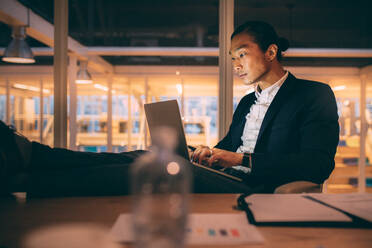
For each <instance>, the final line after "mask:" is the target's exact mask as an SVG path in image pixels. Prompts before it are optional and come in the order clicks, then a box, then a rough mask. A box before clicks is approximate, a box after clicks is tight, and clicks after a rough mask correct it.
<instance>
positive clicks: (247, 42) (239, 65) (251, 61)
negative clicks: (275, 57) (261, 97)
mask: <svg viewBox="0 0 372 248" xmlns="http://www.w3.org/2000/svg"><path fill="white" fill-rule="evenodd" d="M230 54H231V58H232V63H233V68H234V73H236V74H237V76H238V77H239V78H241V79H242V80H243V81H244V82H245V83H246V84H247V85H249V84H253V83H256V82H258V81H260V80H263V79H264V78H265V74H266V73H267V72H268V71H269V70H270V63H269V62H268V61H267V60H266V59H265V53H264V52H263V51H262V50H261V49H260V47H259V46H258V44H256V43H255V42H253V39H252V37H251V36H250V35H249V34H247V33H244V32H243V33H240V34H238V35H236V36H235V37H234V38H233V39H232V41H231V48H230Z"/></svg>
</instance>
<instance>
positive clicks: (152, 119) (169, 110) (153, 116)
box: [145, 100, 243, 182]
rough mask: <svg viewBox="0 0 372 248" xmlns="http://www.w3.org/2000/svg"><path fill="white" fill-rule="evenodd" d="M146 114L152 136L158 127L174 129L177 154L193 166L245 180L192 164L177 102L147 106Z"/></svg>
mask: <svg viewBox="0 0 372 248" xmlns="http://www.w3.org/2000/svg"><path fill="white" fill-rule="evenodd" d="M145 114H146V119H147V123H148V126H149V130H150V135H151V136H153V135H154V133H153V132H154V130H156V129H157V128H158V127H163V126H167V127H171V128H173V129H174V130H175V131H176V133H177V135H178V146H177V149H176V153H177V154H178V155H180V156H182V157H184V158H185V159H187V160H189V161H190V162H191V163H192V164H193V165H195V166H198V167H200V168H202V169H205V170H208V171H211V172H214V173H217V174H219V175H221V176H224V177H227V178H229V179H231V180H234V181H238V182H242V181H243V179H241V178H239V177H236V176H233V175H230V174H227V173H225V172H223V171H220V170H217V169H214V168H211V167H208V166H205V165H202V164H198V163H195V162H192V161H191V159H190V157H189V152H188V149H187V142H186V137H185V132H184V129H183V124H182V120H181V114H180V110H179V107H178V103H177V100H170V101H162V102H155V103H148V104H145Z"/></svg>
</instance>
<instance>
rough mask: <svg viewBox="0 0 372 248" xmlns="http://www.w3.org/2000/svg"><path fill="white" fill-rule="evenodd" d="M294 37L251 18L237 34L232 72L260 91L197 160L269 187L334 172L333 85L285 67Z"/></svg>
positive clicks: (233, 39) (196, 154) (336, 135)
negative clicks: (285, 53) (285, 36)
mask: <svg viewBox="0 0 372 248" xmlns="http://www.w3.org/2000/svg"><path fill="white" fill-rule="evenodd" d="M287 48H288V42H286V41H285V40H284V39H281V38H279V37H278V36H277V34H276V32H275V30H274V29H273V27H272V26H270V25H269V24H267V23H264V22H254V21H252V22H247V23H245V24H243V25H241V26H240V27H238V28H237V29H236V30H235V32H234V33H233V34H232V36H231V49H230V54H231V57H232V61H233V67H234V72H235V73H236V74H237V75H238V76H239V77H240V78H241V79H242V80H244V82H245V83H246V84H247V85H252V84H253V85H255V92H253V93H251V94H249V95H246V96H245V97H243V98H242V100H241V101H240V103H239V105H238V107H237V109H236V111H235V113H234V116H233V121H232V124H231V126H230V129H229V131H228V133H227V135H226V136H225V137H224V138H223V140H221V141H220V142H219V143H218V144H217V145H216V146H215V147H214V148H213V149H210V148H208V147H205V146H199V147H198V148H197V149H196V150H195V152H194V154H193V159H194V160H196V161H198V162H204V163H207V164H208V165H209V166H212V165H215V164H218V165H219V166H223V167H226V168H229V169H227V171H230V172H232V173H237V171H239V174H240V176H241V177H243V178H244V179H245V181H246V183H247V184H248V185H257V184H259V183H263V184H265V185H266V187H267V190H268V191H272V190H273V189H274V188H275V187H277V186H279V185H282V184H285V183H288V182H292V181H298V180H306V181H311V182H314V183H318V184H320V183H323V182H324V180H326V179H327V178H328V177H329V175H330V173H331V172H332V170H333V169H334V156H335V153H336V148H337V144H338V140H339V125H338V115H337V105H336V101H335V97H334V95H333V92H332V90H331V88H330V87H329V86H328V85H325V84H322V83H318V82H311V81H307V80H300V79H297V78H295V77H294V76H293V75H292V74H291V73H289V72H286V71H285V70H284V69H283V67H282V65H281V64H280V59H281V52H282V51H285V50H286V49H287Z"/></svg>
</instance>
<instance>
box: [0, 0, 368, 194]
mask: <svg viewBox="0 0 372 248" xmlns="http://www.w3.org/2000/svg"><path fill="white" fill-rule="evenodd" d="M55 3H56V4H57V5H58V6H55ZM55 7H57V12H56V13H58V14H59V16H55V14H54V13H55V11H56V10H55ZM371 9H372V3H371V2H370V1H368V0H364V1H363V0H359V1H353V2H350V1H344V0H342V1H322V0H315V1H305V0H283V1H278V0H235V1H233V0H220V1H218V0H199V1H198V0H162V1H151V0H141V1H115V0H106V1H103V0H84V1H83V0H80V1H78V0H70V1H67V0H64V1H55V2H54V1H51V0H48V1H47V0H44V1H42V0H19V1H15V0H3V1H1V3H0V34H1V35H0V56H1V57H2V58H4V57H6V56H5V55H6V54H5V52H6V48H7V47H8V46H9V45H10V43H11V42H12V40H14V39H21V38H22V37H21V38H20V36H19V35H18V36H17V37H18V38H12V32H13V33H16V34H23V33H22V32H24V37H25V42H26V43H27V45H28V46H29V47H30V48H31V50H32V53H33V60H34V62H33V63H30V64H24V63H23V64H21V63H9V62H6V61H3V60H2V61H0V119H1V120H3V121H5V122H6V123H8V124H12V125H14V126H15V127H16V128H17V130H18V131H19V132H21V133H22V134H24V135H25V136H27V137H28V138H29V139H31V140H35V141H38V142H41V143H44V144H48V145H51V146H59V147H67V148H70V149H73V150H80V151H94V152H102V151H110V152H111V151H112V152H121V151H130V150H135V149H145V148H146V147H147V146H148V145H149V142H150V141H149V134H148V132H147V126H146V122H145V117H144V112H143V104H144V103H147V102H152V101H158V100H165V99H177V100H178V102H179V105H180V109H181V113H182V116H183V118H184V123H185V132H186V135H187V139H188V142H189V143H190V144H193V145H197V144H206V145H210V146H213V145H215V144H216V143H217V141H218V139H219V137H221V135H223V134H224V132H226V128H227V127H228V123H229V119H231V114H232V111H233V110H234V109H235V107H236V105H237V103H238V102H239V100H240V98H241V97H242V96H244V95H245V94H246V93H247V92H250V91H252V90H253V89H252V88H251V87H247V86H245V85H244V84H243V82H242V81H241V80H240V79H238V78H233V76H232V74H231V68H230V67H229V66H231V64H230V63H229V60H230V58H229V57H228V55H227V54H226V51H227V49H228V46H229V34H231V32H232V30H233V27H234V26H235V27H236V26H238V25H239V24H242V23H243V22H245V21H247V20H262V21H266V22H269V23H271V24H272V25H273V26H274V27H275V28H276V30H277V32H278V33H279V35H280V36H284V37H286V38H287V39H288V40H289V41H290V49H289V50H288V51H287V52H286V54H285V57H284V59H283V64H284V65H285V68H286V69H288V70H289V71H291V72H292V73H293V74H294V75H295V76H297V77H300V78H306V79H312V80H317V81H321V82H324V83H327V84H329V85H330V86H331V87H332V89H333V91H334V93H335V95H336V98H337V104H338V112H339V116H340V120H339V121H340V127H341V132H340V144H339V146H338V152H337V154H336V168H335V170H334V172H333V173H332V175H331V177H330V179H329V180H328V181H327V182H326V184H325V185H324V191H326V192H331V193H342V192H365V191H367V192H372V166H371V162H370V161H371V159H372V129H371V128H372V126H371V125H372V116H371V114H372V29H371V26H372V19H371V18H369V12H370V10H371ZM64 10H65V11H64ZM64 23H65V24H64ZM66 23H68V25H66ZM20 26H26V27H25V28H21V27H20ZM54 28H55V30H56V31H57V32H58V31H60V32H62V33H63V32H65V33H66V34H67V35H68V37H69V38H68V40H66V41H64V40H63V39H61V40H56V39H55V34H54V32H53V30H54ZM62 37H63V34H62ZM63 46H66V47H67V50H68V51H67V52H66V51H65V53H64V54H63V53H62V55H61V54H60V51H62V52H63V49H62V48H61V47H63ZM53 47H54V48H53ZM61 49H62V50H61ZM57 53H58V54H57ZM64 56H66V57H67V58H68V60H66V61H67V62H68V63H67V64H66V65H65V64H64V62H63V61H64V58H63V57H64ZM30 61H31V62H32V58H31V59H30ZM23 62H25V61H23ZM26 62H27V61H26ZM64 67H66V68H67V70H66V72H65V73H64V72H63V70H62V71H58V72H56V68H58V70H59V69H60V68H64ZM56 73H58V75H56ZM61 73H62V76H61ZM63 74H65V75H63ZM57 78H58V79H57ZM61 78H62V83H61ZM63 78H64V79H65V80H63ZM65 90H66V91H65ZM64 111H67V115H63V112H64ZM64 127H65V128H64ZM55 130H56V131H55Z"/></svg>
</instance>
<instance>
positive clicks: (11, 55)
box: [2, 26, 35, 64]
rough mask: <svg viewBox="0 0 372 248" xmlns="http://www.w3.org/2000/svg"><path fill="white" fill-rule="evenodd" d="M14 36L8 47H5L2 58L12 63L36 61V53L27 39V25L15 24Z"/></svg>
mask: <svg viewBox="0 0 372 248" xmlns="http://www.w3.org/2000/svg"><path fill="white" fill-rule="evenodd" d="M12 37H13V39H12V41H11V42H10V44H9V45H8V47H7V48H6V49H5V52H4V56H3V58H2V60H3V61H5V62H10V63H21V64H31V63H35V59H34V55H33V54H32V51H31V48H30V47H29V46H28V44H27V42H26V41H25V38H26V27H25V26H13V30H12Z"/></svg>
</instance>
